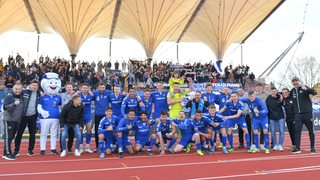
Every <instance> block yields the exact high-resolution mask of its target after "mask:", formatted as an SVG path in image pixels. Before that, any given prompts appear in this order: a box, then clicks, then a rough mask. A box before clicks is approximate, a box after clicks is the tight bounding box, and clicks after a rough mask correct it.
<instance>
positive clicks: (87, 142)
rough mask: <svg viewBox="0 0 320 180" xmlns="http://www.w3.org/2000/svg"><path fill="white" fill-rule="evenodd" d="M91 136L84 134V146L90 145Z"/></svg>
mask: <svg viewBox="0 0 320 180" xmlns="http://www.w3.org/2000/svg"><path fill="white" fill-rule="evenodd" d="M90 141H91V134H86V144H90Z"/></svg>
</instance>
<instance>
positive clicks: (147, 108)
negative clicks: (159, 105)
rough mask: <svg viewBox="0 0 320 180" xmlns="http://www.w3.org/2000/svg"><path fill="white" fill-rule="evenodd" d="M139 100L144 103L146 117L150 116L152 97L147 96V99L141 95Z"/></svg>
mask: <svg viewBox="0 0 320 180" xmlns="http://www.w3.org/2000/svg"><path fill="white" fill-rule="evenodd" d="M141 101H142V102H143V104H144V109H145V111H147V113H148V117H151V114H152V99H151V98H149V99H148V100H145V98H144V97H141Z"/></svg>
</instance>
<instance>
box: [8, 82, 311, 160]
mask: <svg viewBox="0 0 320 180" xmlns="http://www.w3.org/2000/svg"><path fill="white" fill-rule="evenodd" d="M299 81H300V80H299V79H298V78H297V77H294V78H293V79H292V85H293V88H292V89H291V90H289V89H287V88H284V89H282V92H278V90H277V89H276V88H274V87H272V88H271V90H270V94H268V93H265V92H263V90H262V89H263V87H262V86H263V85H262V84H259V83H258V84H257V85H256V91H255V92H254V91H249V92H245V90H244V88H242V87H240V88H238V90H237V92H230V89H229V88H227V87H224V88H223V90H222V91H221V92H213V91H212V84H211V83H208V84H206V89H205V92H200V91H195V92H194V89H193V82H192V79H191V78H188V79H187V82H188V88H184V89H181V88H180V86H181V85H182V84H183V83H184V82H182V80H181V79H179V78H174V77H173V78H171V79H170V83H169V84H170V87H169V90H165V89H164V86H163V83H162V82H158V83H157V84H156V89H155V90H150V89H145V90H144V92H143V95H142V96H140V95H138V94H137V93H136V90H135V89H134V88H132V87H130V88H129V89H128V92H124V91H123V92H121V89H120V87H119V86H114V87H113V92H112V91H110V90H106V86H105V84H103V83H100V84H99V85H98V87H97V89H96V90H94V91H93V92H91V91H90V90H89V89H90V88H89V86H88V85H87V84H82V85H81V87H80V91H77V92H75V91H73V85H72V84H66V85H65V91H66V92H65V93H60V94H59V95H56V96H50V95H48V94H42V93H40V91H39V82H38V81H36V80H34V81H32V82H31V83H30V85H29V89H27V90H22V87H21V85H14V86H13V89H12V94H9V95H7V96H6V97H5V100H4V110H7V109H9V110H10V108H12V107H15V109H14V112H11V113H14V116H15V118H16V119H17V120H15V121H8V120H6V119H4V126H5V127H6V128H5V129H10V133H11V135H10V133H9V134H8V132H5V134H6V136H5V141H4V144H5V145H4V155H3V157H4V158H5V159H7V160H15V159H17V157H18V156H19V155H20V154H19V150H20V145H21V139H22V134H23V132H24V130H25V128H26V127H27V126H28V129H29V134H30V137H29V147H28V154H27V155H29V156H33V155H34V152H33V150H34V144H35V129H36V128H35V126H36V125H35V124H36V119H37V118H39V119H40V125H41V131H40V155H42V156H43V155H45V154H46V144H47V136H48V134H49V133H50V154H57V155H60V157H65V156H66V155H67V154H69V153H74V155H75V156H81V154H83V153H98V152H99V153H100V156H99V157H100V158H105V156H106V155H110V154H112V153H118V156H119V157H120V158H123V157H124V155H125V154H127V155H131V154H134V153H138V154H142V153H144V152H145V153H146V154H148V155H150V156H152V155H153V154H154V153H157V154H159V155H165V154H166V152H170V153H179V152H182V151H185V152H186V153H190V151H192V150H193V149H195V153H196V154H197V155H200V156H203V155H204V154H213V153H214V152H215V151H218V150H219V149H221V151H222V153H224V154H228V153H231V152H233V151H235V149H236V148H235V147H234V145H233V144H234V143H233V141H234V140H233V129H234V127H235V125H237V126H238V127H239V132H238V134H239V147H238V148H247V152H248V153H258V152H260V151H261V150H263V151H264V152H265V153H266V154H269V153H270V150H271V149H272V150H275V151H284V148H283V143H284V128H285V124H284V123H287V128H288V131H289V134H290V139H291V142H292V153H294V154H296V153H301V150H300V139H301V130H302V126H303V124H305V125H306V127H307V129H308V131H309V136H310V147H311V150H310V153H315V149H314V147H315V144H314V142H315V140H314V138H315V136H314V132H313V127H312V126H313V123H312V107H311V100H310V97H309V95H310V94H311V95H315V94H316V91H315V90H313V89H312V88H309V87H307V86H301V85H300V82H299ZM50 84H51V83H50ZM51 85H52V84H51ZM50 87H51V88H52V86H50ZM190 92H194V93H193V95H192V96H190V97H189V99H188V101H187V103H186V104H185V103H184V101H183V100H184V98H185V97H186V95H188V94H189V93H190ZM17 107H19V108H17ZM32 108H33V109H34V110H32ZM186 109H187V110H186ZM8 113H10V112H8ZM310 114H311V116H310ZM11 116H12V114H11ZM19 117H20V120H19ZM8 127H10V128H8ZM93 127H94V138H95V144H94V145H91V146H94V149H93V150H91V147H90V144H91V137H92V129H93ZM84 128H85V129H86V131H85V134H84V133H83V129H84ZM59 131H60V133H58V132H59ZM269 131H271V133H270V134H271V143H269V141H270V140H269V139H270V137H269ZM277 131H278V132H279V135H277V134H276V133H277ZM259 132H260V143H259ZM59 134H60V149H61V151H60V152H58V151H57V150H56V149H57V147H56V146H57V141H58V137H59ZM67 137H68V138H67ZM66 139H68V142H67V141H66ZM74 139H75V147H74V148H75V149H74V151H73V150H72V146H73V140H74ZM84 139H85V140H84ZM13 140H14V151H13V152H12V151H11V142H12V141H13ZM218 140H219V141H220V142H219V143H217V142H218ZM244 140H245V142H246V143H244ZM227 141H228V144H227ZM84 142H85V146H84ZM270 144H271V148H269V146H270Z"/></svg>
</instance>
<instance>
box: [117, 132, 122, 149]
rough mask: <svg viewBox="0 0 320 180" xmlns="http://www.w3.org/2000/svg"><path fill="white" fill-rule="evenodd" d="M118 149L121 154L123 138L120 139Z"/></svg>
mask: <svg viewBox="0 0 320 180" xmlns="http://www.w3.org/2000/svg"><path fill="white" fill-rule="evenodd" d="M117 141H118V149H119V152H122V136H120V137H118V140H117Z"/></svg>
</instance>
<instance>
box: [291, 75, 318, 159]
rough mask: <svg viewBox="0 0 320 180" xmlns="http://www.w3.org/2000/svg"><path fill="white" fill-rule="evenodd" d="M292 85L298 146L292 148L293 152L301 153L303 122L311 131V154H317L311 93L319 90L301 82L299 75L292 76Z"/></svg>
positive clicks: (314, 93)
mask: <svg viewBox="0 0 320 180" xmlns="http://www.w3.org/2000/svg"><path fill="white" fill-rule="evenodd" d="M291 82H292V85H293V86H294V87H293V88H292V89H291V91H290V96H291V97H292V99H293V111H294V114H295V119H294V121H295V145H296V147H295V148H294V149H293V150H292V153H293V154H298V153H301V150H300V140H301V131H302V126H303V124H304V125H306V127H307V129H308V131H309V137H310V146H311V150H310V153H311V154H315V153H316V150H315V149H314V145H315V135H314V131H313V121H312V103H311V99H310V96H309V95H310V94H312V95H316V94H317V92H316V91H315V90H314V89H311V88H309V87H307V86H305V85H303V84H300V80H299V78H297V77H293V78H292V81H291Z"/></svg>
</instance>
